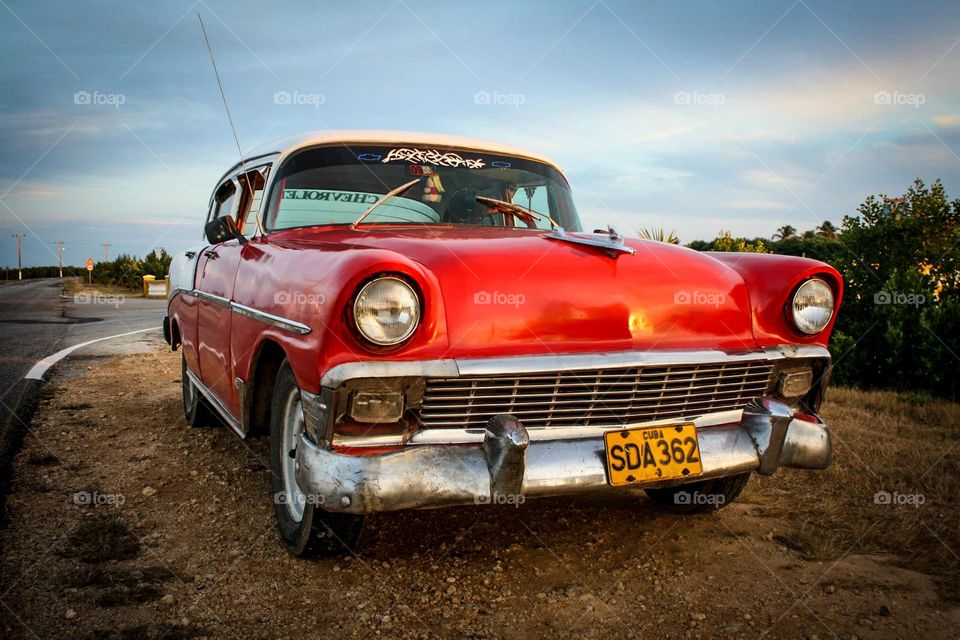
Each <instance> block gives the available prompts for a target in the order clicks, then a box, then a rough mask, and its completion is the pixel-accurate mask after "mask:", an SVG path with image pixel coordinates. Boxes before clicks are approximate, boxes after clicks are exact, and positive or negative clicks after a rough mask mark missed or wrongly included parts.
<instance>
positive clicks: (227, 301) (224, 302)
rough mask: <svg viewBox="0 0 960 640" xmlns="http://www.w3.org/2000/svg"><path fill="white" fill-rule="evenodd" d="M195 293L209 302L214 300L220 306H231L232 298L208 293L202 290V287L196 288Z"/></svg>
mask: <svg viewBox="0 0 960 640" xmlns="http://www.w3.org/2000/svg"><path fill="white" fill-rule="evenodd" d="M193 295H195V296H197V297H198V298H200V299H201V300H206V301H207V302H212V303H213V304H215V305H217V306H218V307H223V308H224V309H229V308H230V298H224V297H223V296H218V295H216V294H213V293H207V292H206V291H200V289H194V290H193Z"/></svg>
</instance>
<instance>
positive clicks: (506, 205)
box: [477, 196, 563, 229]
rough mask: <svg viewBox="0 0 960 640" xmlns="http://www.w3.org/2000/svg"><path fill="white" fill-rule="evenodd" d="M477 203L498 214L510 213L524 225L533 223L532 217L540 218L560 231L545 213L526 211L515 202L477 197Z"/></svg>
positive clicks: (559, 227) (525, 208)
mask: <svg viewBox="0 0 960 640" xmlns="http://www.w3.org/2000/svg"><path fill="white" fill-rule="evenodd" d="M477 202H479V203H480V204H482V205H484V206H485V207H489V208H490V209H493V210H494V211H499V212H500V213H510V214H513V215H515V216H517V217H518V218H520V219H521V220H523V221H524V222H526V223H530V222H535V220H534V216H536V217H537V218H540V219H541V220H546V221H548V222H549V223H550V224H551V225H553V226H554V227H557V228H558V229H562V228H563V227H561V226H560V225H559V224H557V221H556V220H554V219H553V218H551V217H550V216H548V215H546V214H545V213H540V212H539V211H534V210H533V209H528V208H527V207H524V206H522V205H519V204H516V203H515V202H507V201H506V200H497V199H496V198H488V197H486V196H477Z"/></svg>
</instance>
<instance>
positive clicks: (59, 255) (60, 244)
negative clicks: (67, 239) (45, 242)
mask: <svg viewBox="0 0 960 640" xmlns="http://www.w3.org/2000/svg"><path fill="white" fill-rule="evenodd" d="M57 261H58V262H59V263H60V279H61V280H63V240H57Z"/></svg>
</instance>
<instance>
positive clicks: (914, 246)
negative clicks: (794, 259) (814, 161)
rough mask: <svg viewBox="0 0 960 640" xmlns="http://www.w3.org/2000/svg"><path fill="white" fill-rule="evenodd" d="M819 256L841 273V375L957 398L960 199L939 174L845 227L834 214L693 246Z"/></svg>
mask: <svg viewBox="0 0 960 640" xmlns="http://www.w3.org/2000/svg"><path fill="white" fill-rule="evenodd" d="M687 246H688V247H690V248H692V249H697V250H699V251H747V252H760V253H777V254H783V255H792V256H804V257H807V258H814V259H816V260H821V261H823V262H826V263H828V264H831V265H833V266H834V267H835V268H836V269H837V270H838V271H839V272H840V273H841V275H842V276H843V281H844V289H845V291H844V297H843V305H842V306H841V308H840V313H839V315H838V317H837V324H836V327H835V329H834V334H833V338H832V340H831V343H830V352H831V354H832V355H833V361H834V369H833V379H834V380H835V381H836V382H839V383H841V384H847V385H853V386H859V387H863V388H888V389H889V388H893V389H899V390H910V391H916V392H919V393H922V394H935V395H939V396H945V397H949V398H954V399H956V398H957V395H958V390H960V389H958V387H960V376H957V375H956V371H957V368H958V367H960V199H952V200H951V199H950V198H949V197H948V196H947V193H946V190H945V189H944V186H943V184H942V183H941V181H940V180H937V181H935V182H934V183H933V184H932V185H929V186H928V185H926V184H924V182H923V181H921V180H919V179H918V180H916V181H915V182H914V183H913V184H912V185H910V187H909V188H908V189H907V191H906V193H904V194H903V195H902V196H898V197H887V196H885V195H882V194H881V195H877V196H870V197H868V198H867V199H866V200H865V201H864V202H863V204H861V205H860V206H859V207H858V210H857V213H856V214H855V215H847V216H844V218H843V222H842V223H841V224H840V226H839V227H837V226H834V225H833V224H832V223H830V222H829V221H827V222H823V223H822V224H820V225H819V226H817V227H816V228H814V229H809V230H807V231H803V232H800V231H798V230H797V229H795V228H794V227H792V226H790V225H785V226H783V227H780V228H779V229H778V230H777V232H776V233H775V234H774V235H773V237H771V238H769V239H767V238H738V237H733V236H732V235H731V234H730V233H727V232H721V233H720V234H719V235H718V236H717V237H716V238H714V239H713V240H710V241H699V240H698V241H694V242H691V243H689V244H688V245H687Z"/></svg>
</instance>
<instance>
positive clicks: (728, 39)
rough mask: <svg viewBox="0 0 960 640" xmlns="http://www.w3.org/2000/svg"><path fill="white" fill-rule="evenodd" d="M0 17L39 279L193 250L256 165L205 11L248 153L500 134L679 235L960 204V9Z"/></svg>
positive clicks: (2, 132)
mask: <svg viewBox="0 0 960 640" xmlns="http://www.w3.org/2000/svg"><path fill="white" fill-rule="evenodd" d="M0 5H2V6H0V16H3V18H2V20H0V52H2V59H3V61H4V64H3V65H0V86H2V87H3V89H2V91H0V149H2V151H3V152H2V153H0V194H2V195H0V265H5V266H13V265H15V264H16V241H15V240H14V239H13V238H12V237H11V234H13V233H22V234H24V235H25V236H26V238H25V240H24V263H25V265H38V264H53V263H55V262H56V253H55V252H56V249H55V241H56V240H63V241H64V243H65V251H64V256H65V262H66V263H68V264H80V263H82V261H83V260H85V259H86V257H87V256H94V257H100V256H102V248H101V246H100V243H102V242H108V243H110V244H111V248H110V252H111V254H112V255H116V254H117V253H119V252H129V253H135V254H138V255H139V254H143V253H145V252H147V251H148V250H150V249H151V248H152V247H154V246H161V247H166V248H167V249H169V250H176V249H180V248H184V247H187V246H189V245H191V244H194V243H195V242H196V240H197V238H198V237H199V235H200V232H201V224H202V220H203V218H204V215H205V210H206V205H207V201H208V198H209V195H210V190H211V189H212V187H213V184H214V182H215V180H216V179H217V178H218V177H219V176H220V174H221V173H222V172H223V171H224V169H225V168H226V167H227V166H228V165H230V164H232V163H233V162H235V160H236V155H237V152H236V148H235V146H234V143H233V139H232V136H231V133H230V130H229V127H228V125H227V122H226V119H225V116H224V113H223V107H222V105H221V103H220V96H219V93H218V90H217V87H216V83H215V79H214V76H213V71H212V69H211V67H210V63H209V60H208V58H207V52H206V49H205V45H204V43H203V38H202V35H201V33H200V28H199V24H198V22H197V17H196V14H197V13H198V12H199V13H200V14H201V15H202V16H203V17H204V21H205V22H206V25H207V29H208V32H209V34H210V37H211V40H212V42H213V46H214V50H215V53H216V55H217V61H218V64H219V67H220V72H221V76H222V79H223V83H224V89H225V91H226V93H227V98H228V100H229V102H230V107H231V110H232V112H233V116H234V120H235V122H236V124H237V129H238V134H239V137H240V142H241V145H242V146H243V147H244V148H245V149H247V148H251V147H254V146H257V145H258V144H259V143H262V142H264V141H268V140H271V139H274V138H279V137H282V136H284V135H287V134H291V133H299V132H303V131H309V130H316V129H409V130H424V131H437V132H444V133H455V134H461V135H470V136H477V137H482V138H489V139H493V140H499V141H503V142H508V143H512V144H516V145H520V146H525V147H529V148H531V149H534V150H537V151H540V152H543V153H546V154H547V155H549V156H551V157H552V158H554V159H555V160H556V161H557V162H558V163H559V164H560V165H561V166H562V167H564V168H565V170H566V172H567V174H568V177H569V178H570V181H571V184H572V186H573V190H574V196H575V200H576V202H577V205H578V208H579V210H580V214H581V217H582V218H583V219H584V227H585V228H595V227H600V226H603V225H605V224H607V223H614V224H616V225H618V226H619V227H620V229H621V230H622V231H624V232H630V233H632V231H633V230H634V229H636V228H638V227H664V228H666V229H676V230H677V232H678V234H679V235H680V237H681V240H682V241H683V242H689V241H691V240H695V239H709V238H712V237H714V236H715V235H716V234H717V233H718V232H719V231H720V230H721V229H726V230H730V231H732V232H733V233H734V234H736V235H748V236H770V235H771V234H772V233H774V231H775V230H776V228H777V227H779V226H782V225H783V224H791V225H793V226H795V227H798V228H799V229H807V228H812V227H814V226H816V225H817V224H819V223H820V222H821V221H822V220H824V219H830V220H832V221H834V222H835V223H839V222H840V220H841V219H842V217H843V216H844V215H847V214H852V213H854V212H855V210H856V207H857V205H858V204H859V203H860V202H861V201H862V200H863V199H864V197H865V196H867V195H868V194H871V193H889V194H899V193H902V192H903V191H904V190H905V189H906V187H907V185H908V184H909V183H910V182H911V181H912V180H913V179H914V178H916V177H921V178H923V179H924V180H927V181H932V180H933V179H935V178H942V179H943V180H944V183H945V184H946V187H947V191H948V193H950V194H951V195H953V196H960V157H958V154H960V44H958V42H960V3H943V2H911V3H903V2H897V3H893V2H876V1H870V2H844V3H835V2H814V1H811V0H802V1H801V0H796V1H791V0H784V1H774V2H762V3H761V2H756V3H749V2H723V3H706V2H683V3H676V2H658V3H645V2H644V3H637V2H619V1H616V0H597V1H593V0H590V1H576V2H559V1H554V2H548V1H540V0H537V1H531V2H513V3H507V2H498V1H487V2H482V3H481V2H475V3H466V2H456V3H454V2H413V1H412V0H396V1H393V0H390V1H387V2H351V3H322V4H321V3H307V2H303V3H295V2H290V3H263V2H249V3H243V2H231V3H227V2H214V1H207V0H204V1H201V2H190V1H189V0H184V1H181V2H163V3H150V4H147V3H121V2H82V3H78V2H75V1H72V2H42V3H39V2H10V1H9V0H3V1H2V2H0ZM278 92H279V93H281V95H284V94H283V93H282V92H285V93H286V94H288V95H290V96H292V97H293V99H291V100H290V102H291V104H283V103H282V102H283V100H279V101H278V100H276V99H275V96H276V95H277V94H278ZM84 96H89V100H86V98H85V97H84ZM487 98H489V99H487ZM78 102H79V104H78ZM278 102H279V103H278ZM294 102H299V104H294Z"/></svg>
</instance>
